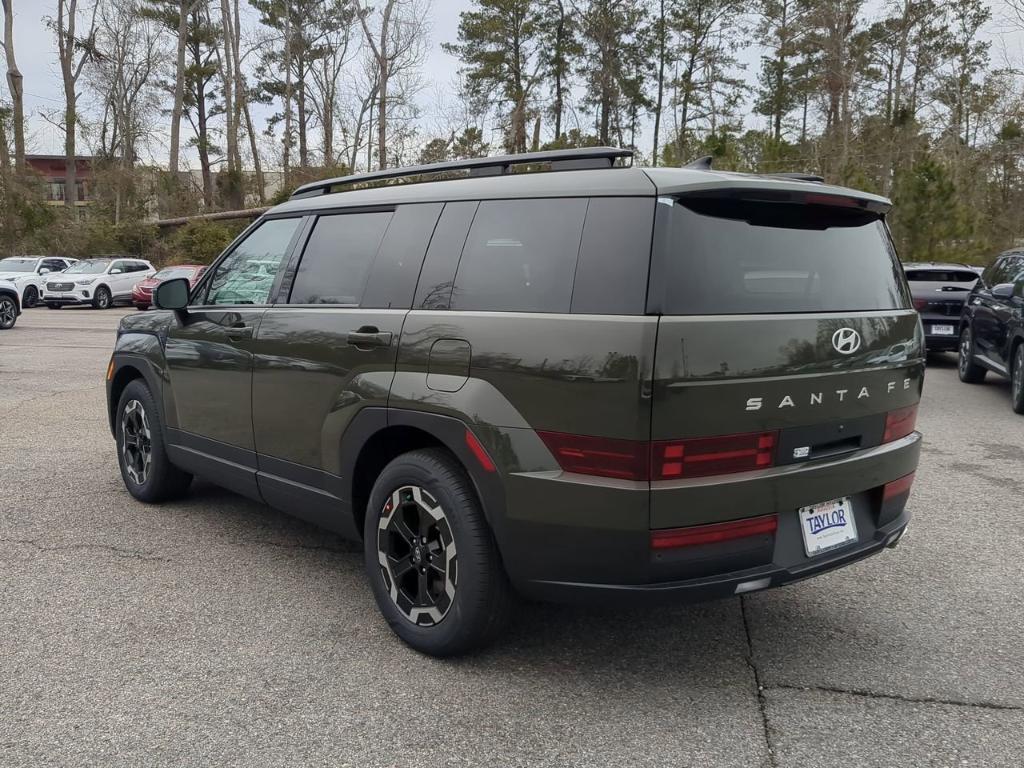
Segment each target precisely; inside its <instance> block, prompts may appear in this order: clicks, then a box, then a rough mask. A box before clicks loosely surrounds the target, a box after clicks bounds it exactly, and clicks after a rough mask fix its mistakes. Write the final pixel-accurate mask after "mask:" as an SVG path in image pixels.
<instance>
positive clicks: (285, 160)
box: [281, 0, 292, 188]
mask: <svg viewBox="0 0 1024 768" xmlns="http://www.w3.org/2000/svg"><path fill="white" fill-rule="evenodd" d="M284 19H285V21H284V152H283V155H282V158H281V159H282V162H281V165H282V170H283V172H284V186H285V188H287V187H288V182H289V178H288V177H289V174H290V171H291V150H292V9H291V4H290V3H289V2H288V0H285V4H284Z"/></svg>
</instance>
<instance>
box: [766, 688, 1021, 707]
mask: <svg viewBox="0 0 1024 768" xmlns="http://www.w3.org/2000/svg"><path fill="white" fill-rule="evenodd" d="M766 690H771V691H776V690H781V691H821V692H823V693H835V694H839V695H843V696H857V697H860V698H865V699H882V700H884V701H898V702H902V703H904V704H945V705H946V706H950V707H970V708H975V709H992V710H997V711H1003V712H1024V706H1018V705H1015V704H996V703H994V702H990V701H964V700H962V699H941V698H938V697H932V696H901V695H900V694H896V693H876V692H875V691H868V690H863V689H857V688H833V687H831V686H822V685H789V684H787V683H779V684H777V685H772V686H769V687H768V688H766Z"/></svg>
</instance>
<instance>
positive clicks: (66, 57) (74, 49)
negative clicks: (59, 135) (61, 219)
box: [50, 0, 97, 209]
mask: <svg viewBox="0 0 1024 768" xmlns="http://www.w3.org/2000/svg"><path fill="white" fill-rule="evenodd" d="M96 10H97V4H94V5H93V7H92V13H91V15H90V19H89V26H88V31H87V32H86V34H85V35H79V34H78V0H57V19H56V21H52V20H51V22H50V26H51V28H52V29H53V30H54V32H55V33H56V35H57V56H58V58H59V59H60V74H61V80H62V82H63V85H64V125H63V128H64V185H65V193H64V205H66V206H67V207H68V208H72V209H73V208H74V207H75V205H76V204H77V202H78V159H77V153H76V144H75V139H76V134H77V131H78V92H77V90H76V88H77V85H78V78H79V77H81V75H82V70H83V69H85V65H86V64H87V63H88V62H89V61H91V60H93V59H94V58H95V57H96Z"/></svg>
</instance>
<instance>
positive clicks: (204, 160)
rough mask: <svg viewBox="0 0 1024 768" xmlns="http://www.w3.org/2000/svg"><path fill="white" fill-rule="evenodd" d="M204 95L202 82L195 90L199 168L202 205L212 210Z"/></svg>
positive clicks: (211, 178)
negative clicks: (201, 183)
mask: <svg viewBox="0 0 1024 768" xmlns="http://www.w3.org/2000/svg"><path fill="white" fill-rule="evenodd" d="M206 123H207V118H206V93H205V89H204V88H203V84H202V82H199V87H198V88H197V89H196V127H197V128H198V130H197V131H196V133H197V134H198V136H197V138H198V139H199V147H198V149H199V168H200V169H201V171H202V175H203V205H204V206H205V207H206V208H207V209H210V208H213V174H212V173H211V172H210V143H209V142H210V135H209V131H208V129H207V124H206Z"/></svg>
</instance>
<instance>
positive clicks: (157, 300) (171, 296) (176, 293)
mask: <svg viewBox="0 0 1024 768" xmlns="http://www.w3.org/2000/svg"><path fill="white" fill-rule="evenodd" d="M153 304H154V305H156V306H157V307H158V308H159V309H173V310H177V311H181V310H183V309H185V307H187V306H188V280H186V279H185V278H183V277H178V278H175V279H174V280H167V281H166V282H163V283H160V285H158V286H157V287H156V290H155V291H153Z"/></svg>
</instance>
